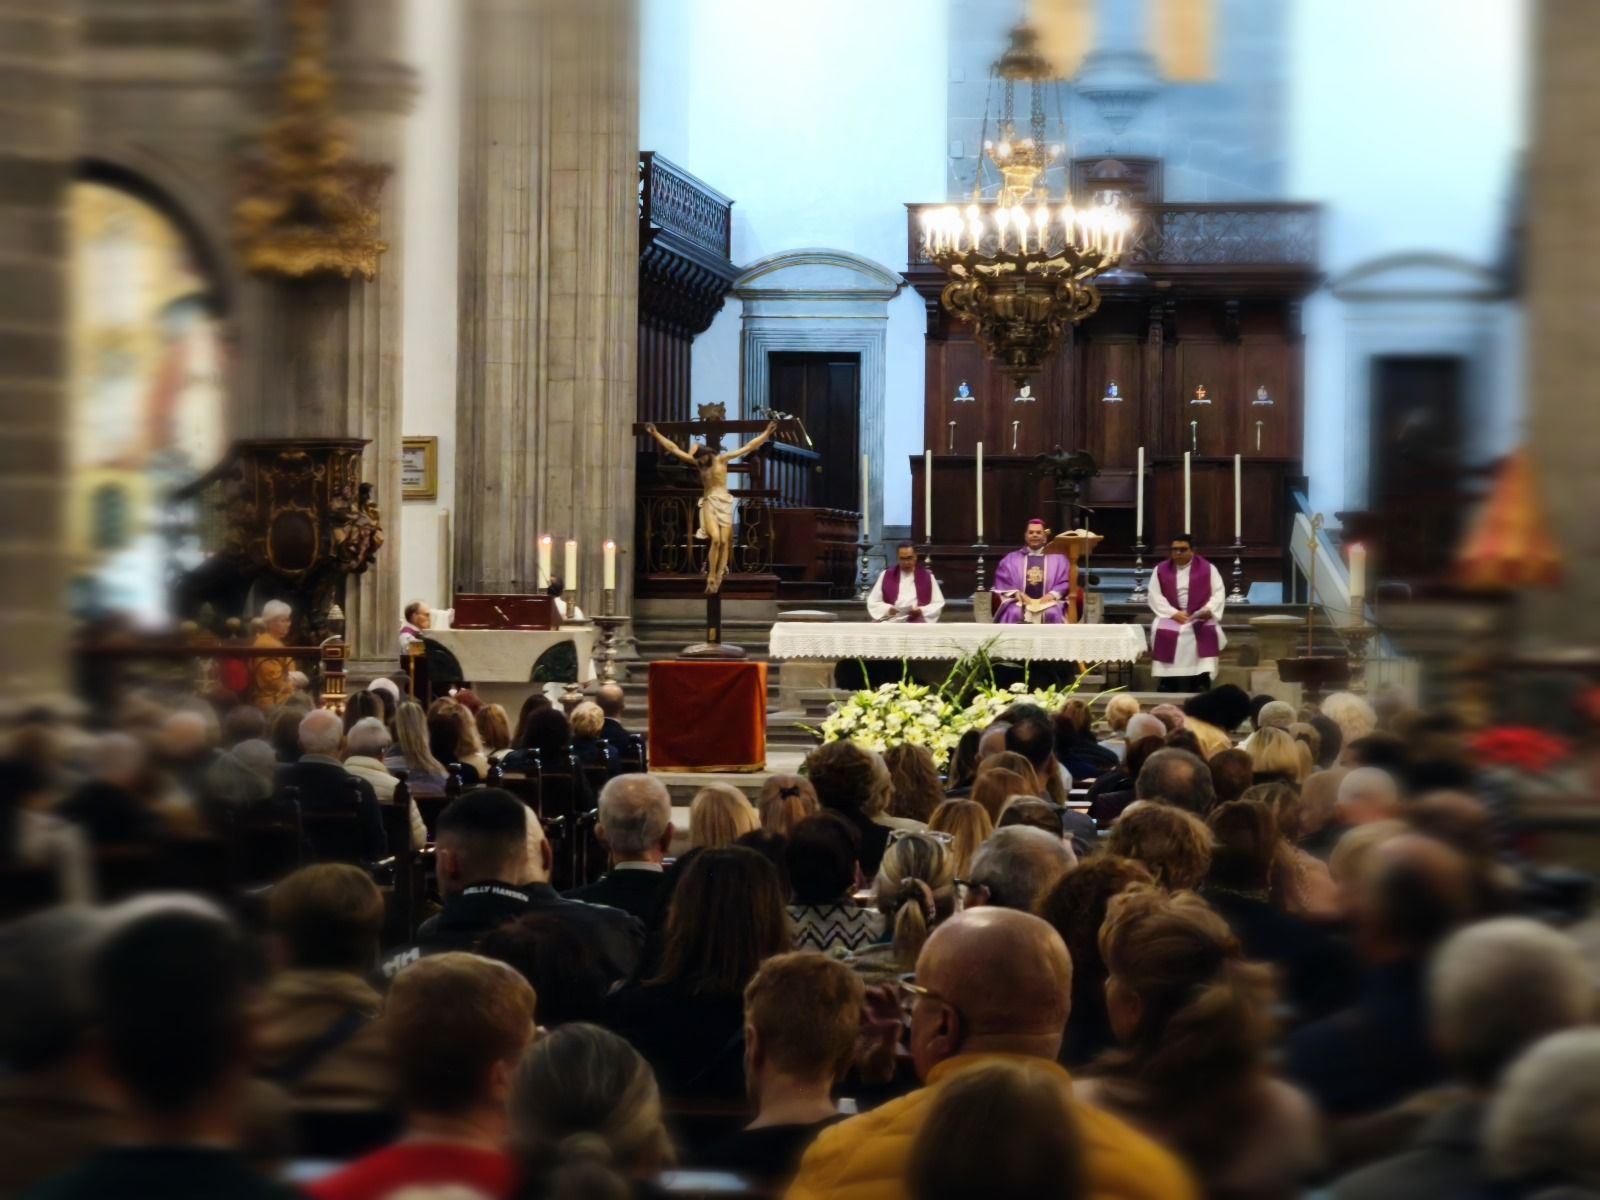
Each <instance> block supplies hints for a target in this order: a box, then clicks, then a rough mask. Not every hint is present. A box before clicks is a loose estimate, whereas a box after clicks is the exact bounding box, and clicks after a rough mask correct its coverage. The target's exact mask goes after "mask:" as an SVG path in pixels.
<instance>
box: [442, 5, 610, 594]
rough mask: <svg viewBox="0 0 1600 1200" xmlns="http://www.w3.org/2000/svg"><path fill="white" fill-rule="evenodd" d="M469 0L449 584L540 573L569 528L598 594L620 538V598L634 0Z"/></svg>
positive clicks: (530, 581) (590, 589)
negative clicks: (607, 548) (546, 539)
mask: <svg viewBox="0 0 1600 1200" xmlns="http://www.w3.org/2000/svg"><path fill="white" fill-rule="evenodd" d="M465 11H466V33H465V56H466V61H467V62H468V63H469V64H471V67H470V68H469V69H468V70H467V71H466V72H464V80H463V86H464V95H463V97H462V125H463V128H462V152H461V202H460V221H461V231H460V236H461V241H460V260H459V261H460V267H459V271H460V275H459V279H460V284H459V303H460V325H459V357H458V386H457V389H456V493H457V494H456V511H457V522H456V545H455V580H456V588H457V590H458V591H491V592H531V591H534V590H537V588H538V586H539V580H538V579H537V570H536V568H537V546H536V542H537V538H538V536H539V534H540V533H550V534H551V535H553V536H554V537H555V538H556V539H557V540H558V542H559V541H561V540H564V539H565V538H568V537H576V538H577V539H578V542H579V545H580V548H581V562H580V566H579V570H578V576H579V578H578V595H579V602H580V603H581V604H582V605H583V607H584V608H585V610H587V611H590V612H593V611H596V610H597V609H598V607H599V599H600V582H601V580H600V569H601V545H602V543H603V542H604V541H605V539H607V538H614V539H615V540H616V541H617V543H618V545H619V547H621V549H622V561H621V563H620V564H619V569H618V585H619V591H618V605H619V611H620V612H628V611H630V608H631V605H630V603H629V600H630V598H631V593H632V567H633V562H632V546H633V521H634V517H633V510H634V490H633V480H634V445H635V443H634V439H633V436H632V434H631V433H630V426H631V425H632V422H633V420H634V395H635V379H634V363H635V354H636V332H637V308H638V271H639V254H638V208H637V192H638V151H639V146H638V128H639V114H638V85H637V78H636V73H637V56H636V49H635V38H636V27H637V0H586V2H585V3H583V4H571V3H564V2H562V0H465ZM560 562H561V555H560V551H559V549H558V551H557V556H556V563H557V570H558V571H559V570H560Z"/></svg>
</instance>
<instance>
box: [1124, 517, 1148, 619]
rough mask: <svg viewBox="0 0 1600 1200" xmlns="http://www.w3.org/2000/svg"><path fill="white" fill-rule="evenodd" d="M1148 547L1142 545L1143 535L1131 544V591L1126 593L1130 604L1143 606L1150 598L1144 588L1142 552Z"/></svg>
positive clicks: (1144, 577)
mask: <svg viewBox="0 0 1600 1200" xmlns="http://www.w3.org/2000/svg"><path fill="white" fill-rule="evenodd" d="M1147 548H1148V547H1146V546H1145V544H1144V535H1143V534H1140V535H1139V536H1138V537H1136V538H1135V540H1134V543H1133V591H1131V592H1129V593H1128V601H1129V603H1131V604H1143V603H1144V602H1145V601H1146V600H1148V599H1149V598H1150V592H1149V590H1148V589H1147V588H1146V587H1145V579H1146V576H1145V573H1144V552H1145V550H1146V549H1147Z"/></svg>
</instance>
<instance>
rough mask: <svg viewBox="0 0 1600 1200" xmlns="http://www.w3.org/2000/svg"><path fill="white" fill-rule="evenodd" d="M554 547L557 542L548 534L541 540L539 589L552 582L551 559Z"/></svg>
mask: <svg viewBox="0 0 1600 1200" xmlns="http://www.w3.org/2000/svg"><path fill="white" fill-rule="evenodd" d="M554 546H555V541H554V539H552V538H551V536H550V535H549V534H548V533H547V534H544V535H543V536H542V537H540V538H539V578H538V580H537V581H536V582H537V584H538V586H539V587H543V586H544V585H545V584H547V583H549V582H550V559H551V555H552V554H553V553H554V550H553V547H554Z"/></svg>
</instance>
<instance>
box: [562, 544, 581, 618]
mask: <svg viewBox="0 0 1600 1200" xmlns="http://www.w3.org/2000/svg"><path fill="white" fill-rule="evenodd" d="M561 582H562V584H563V585H564V587H565V591H566V594H567V595H568V596H570V597H572V599H570V600H569V601H567V603H569V604H576V603H577V601H578V539H577V538H568V539H567V576H566V578H565V579H563V580H562V581H561Z"/></svg>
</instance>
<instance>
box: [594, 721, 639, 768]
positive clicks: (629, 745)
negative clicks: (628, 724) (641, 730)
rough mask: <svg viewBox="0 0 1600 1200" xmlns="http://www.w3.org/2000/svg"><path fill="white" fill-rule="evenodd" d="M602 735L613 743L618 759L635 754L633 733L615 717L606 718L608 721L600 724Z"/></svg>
mask: <svg viewBox="0 0 1600 1200" xmlns="http://www.w3.org/2000/svg"><path fill="white" fill-rule="evenodd" d="M600 736H601V737H602V738H603V739H605V740H606V741H607V742H609V743H610V744H611V749H612V750H613V751H614V752H615V753H616V756H617V759H618V761H621V760H622V759H624V758H631V757H632V756H633V735H632V734H631V733H629V732H628V731H627V730H626V729H624V728H623V727H622V722H621V721H619V720H617V719H616V718H615V717H607V718H606V723H605V724H604V725H602V726H600Z"/></svg>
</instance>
